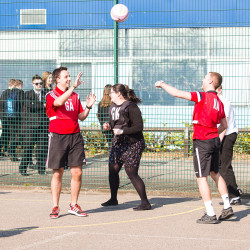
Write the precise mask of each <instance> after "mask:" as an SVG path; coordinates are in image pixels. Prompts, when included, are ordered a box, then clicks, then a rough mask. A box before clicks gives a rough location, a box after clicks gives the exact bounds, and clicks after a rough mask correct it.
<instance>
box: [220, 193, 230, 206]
mask: <svg viewBox="0 0 250 250" xmlns="http://www.w3.org/2000/svg"><path fill="white" fill-rule="evenodd" d="M221 198H222V200H223V202H224V209H227V208H229V207H231V205H230V201H229V196H228V194H223V195H222V196H221Z"/></svg>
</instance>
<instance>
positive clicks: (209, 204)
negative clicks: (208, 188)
mask: <svg viewBox="0 0 250 250" xmlns="http://www.w3.org/2000/svg"><path fill="white" fill-rule="evenodd" d="M204 205H205V208H206V211H207V215H208V216H214V215H215V212H214V208H213V204H212V201H205V202H204Z"/></svg>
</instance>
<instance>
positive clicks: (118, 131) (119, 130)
mask: <svg viewBox="0 0 250 250" xmlns="http://www.w3.org/2000/svg"><path fill="white" fill-rule="evenodd" d="M113 131H114V135H121V134H123V130H122V129H120V128H114V129H113Z"/></svg>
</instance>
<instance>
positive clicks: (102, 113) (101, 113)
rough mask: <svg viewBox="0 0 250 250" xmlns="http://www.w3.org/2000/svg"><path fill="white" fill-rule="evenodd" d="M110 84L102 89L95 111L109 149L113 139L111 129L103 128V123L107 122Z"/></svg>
mask: <svg viewBox="0 0 250 250" xmlns="http://www.w3.org/2000/svg"><path fill="white" fill-rule="evenodd" d="M111 87H112V85H110V84H107V85H106V86H105V87H104V89H103V96H102V99H101V101H100V102H99V103H98V111H97V114H96V116H97V118H98V120H99V123H100V125H101V130H102V133H103V135H104V136H105V137H106V140H107V142H108V147H109V151H110V149H111V144H112V140H113V131H112V130H104V129H103V124H104V123H105V122H107V123H109V107H110V105H111V98H110V91H111Z"/></svg>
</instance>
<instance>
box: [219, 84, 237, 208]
mask: <svg viewBox="0 0 250 250" xmlns="http://www.w3.org/2000/svg"><path fill="white" fill-rule="evenodd" d="M216 91H217V93H218V96H219V98H220V100H221V101H222V103H223V104H224V111H225V115H226V119H227V130H224V131H223V132H222V133H221V134H220V140H221V148H220V165H219V172H220V174H221V176H222V177H223V179H224V180H225V182H226V184H227V189H228V194H229V198H230V204H231V205H241V199H240V192H239V188H238V185H237V184H236V178H235V174H234V171H233V167H232V159H233V148H234V144H235V142H236V139H237V134H238V128H237V127H236V122H235V119H234V110H233V108H232V106H231V104H230V102H229V101H228V100H227V99H226V98H225V97H224V96H223V95H222V86H220V87H219V88H217V90H216Z"/></svg>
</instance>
